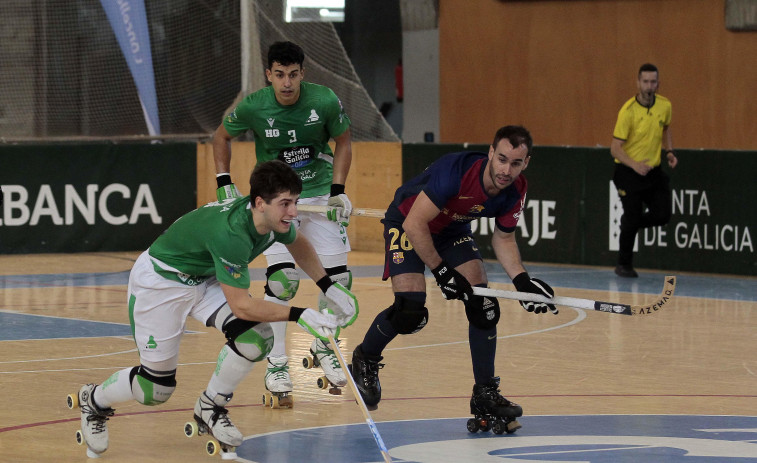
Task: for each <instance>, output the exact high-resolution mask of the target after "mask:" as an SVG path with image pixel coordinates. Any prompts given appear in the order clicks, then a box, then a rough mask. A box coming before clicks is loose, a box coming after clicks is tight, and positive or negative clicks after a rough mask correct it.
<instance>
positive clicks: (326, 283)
mask: <svg viewBox="0 0 757 463" xmlns="http://www.w3.org/2000/svg"><path fill="white" fill-rule="evenodd" d="M315 284H316V285H318V287H319V288H321V292H323V294H326V291H328V289H329V288H330V287H331V285H333V284H334V282H333V281H331V278H329V276H328V275H326V276H325V277H323V278H321V279H320V280H318V281H316V282H315Z"/></svg>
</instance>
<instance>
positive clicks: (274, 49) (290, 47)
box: [268, 42, 305, 69]
mask: <svg viewBox="0 0 757 463" xmlns="http://www.w3.org/2000/svg"><path fill="white" fill-rule="evenodd" d="M303 61H305V52H304V51H302V48H300V46H299V45H297V44H296V43H292V42H276V43H274V44H273V45H271V46H270V47H268V69H271V67H273V63H274V62H277V63H279V64H280V65H282V66H289V65H291V64H299V65H300V67H302V62H303Z"/></svg>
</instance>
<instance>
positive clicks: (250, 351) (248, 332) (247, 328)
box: [223, 318, 273, 362]
mask: <svg viewBox="0 0 757 463" xmlns="http://www.w3.org/2000/svg"><path fill="white" fill-rule="evenodd" d="M223 333H224V334H225V335H226V339H227V342H226V344H227V345H228V346H229V347H230V348H231V350H233V351H234V352H236V353H237V354H238V355H240V356H242V357H244V358H246V359H247V360H249V361H250V362H259V361H261V360H263V359H264V358H266V356H268V353H269V352H271V349H272V348H273V329H271V325H270V324H268V323H258V322H251V321H247V320H240V319H239V318H234V319H232V320H231V321H230V322H229V323H227V324H226V326H224V327H223Z"/></svg>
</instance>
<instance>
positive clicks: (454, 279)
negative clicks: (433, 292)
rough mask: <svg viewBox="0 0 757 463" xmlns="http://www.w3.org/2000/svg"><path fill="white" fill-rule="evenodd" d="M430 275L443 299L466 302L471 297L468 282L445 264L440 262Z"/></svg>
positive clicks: (471, 289) (471, 290)
mask: <svg viewBox="0 0 757 463" xmlns="http://www.w3.org/2000/svg"><path fill="white" fill-rule="evenodd" d="M431 273H433V274H434V278H436V284H437V285H439V288H440V289H441V290H442V296H444V299H460V300H461V301H467V300H468V299H470V297H471V296H473V288H471V285H470V283H468V280H466V279H465V277H464V276H462V275H461V274H460V272H458V271H457V270H455V269H454V268H452V267H450V266H449V264H447V263H446V262H444V261H442V263H441V264H439V266H438V267H436V268H435V269H432V270H431Z"/></svg>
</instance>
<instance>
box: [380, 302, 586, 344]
mask: <svg viewBox="0 0 757 463" xmlns="http://www.w3.org/2000/svg"><path fill="white" fill-rule="evenodd" d="M569 308H570V309H572V310H574V311H576V314H577V317H576V318H574V319H573V320H571V321H569V322H567V323H563V324H562V325H557V326H553V327H551V328H544V329H541V330H534V331H526V332H524V333H515V334H506V335H503V336H497V339H498V340H499V339H508V338H517V337H520V336H529V335H532V334H539V333H546V332H548V331H554V330H558V329H561V328H567V327H568V326H572V325H575V324H577V323H580V322H582V321H583V320H584V319H585V318H586V312H585V311H583V310H581V309H576V308H574V307H569ZM468 342H469V341H467V340H464V341H451V342H444V343H439V344H423V345H418V346H406V347H391V348H390V347H387V348H386V349H384V351H388V350H408V349H421V348H426V347H442V346H451V345H453V344H468Z"/></svg>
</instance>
